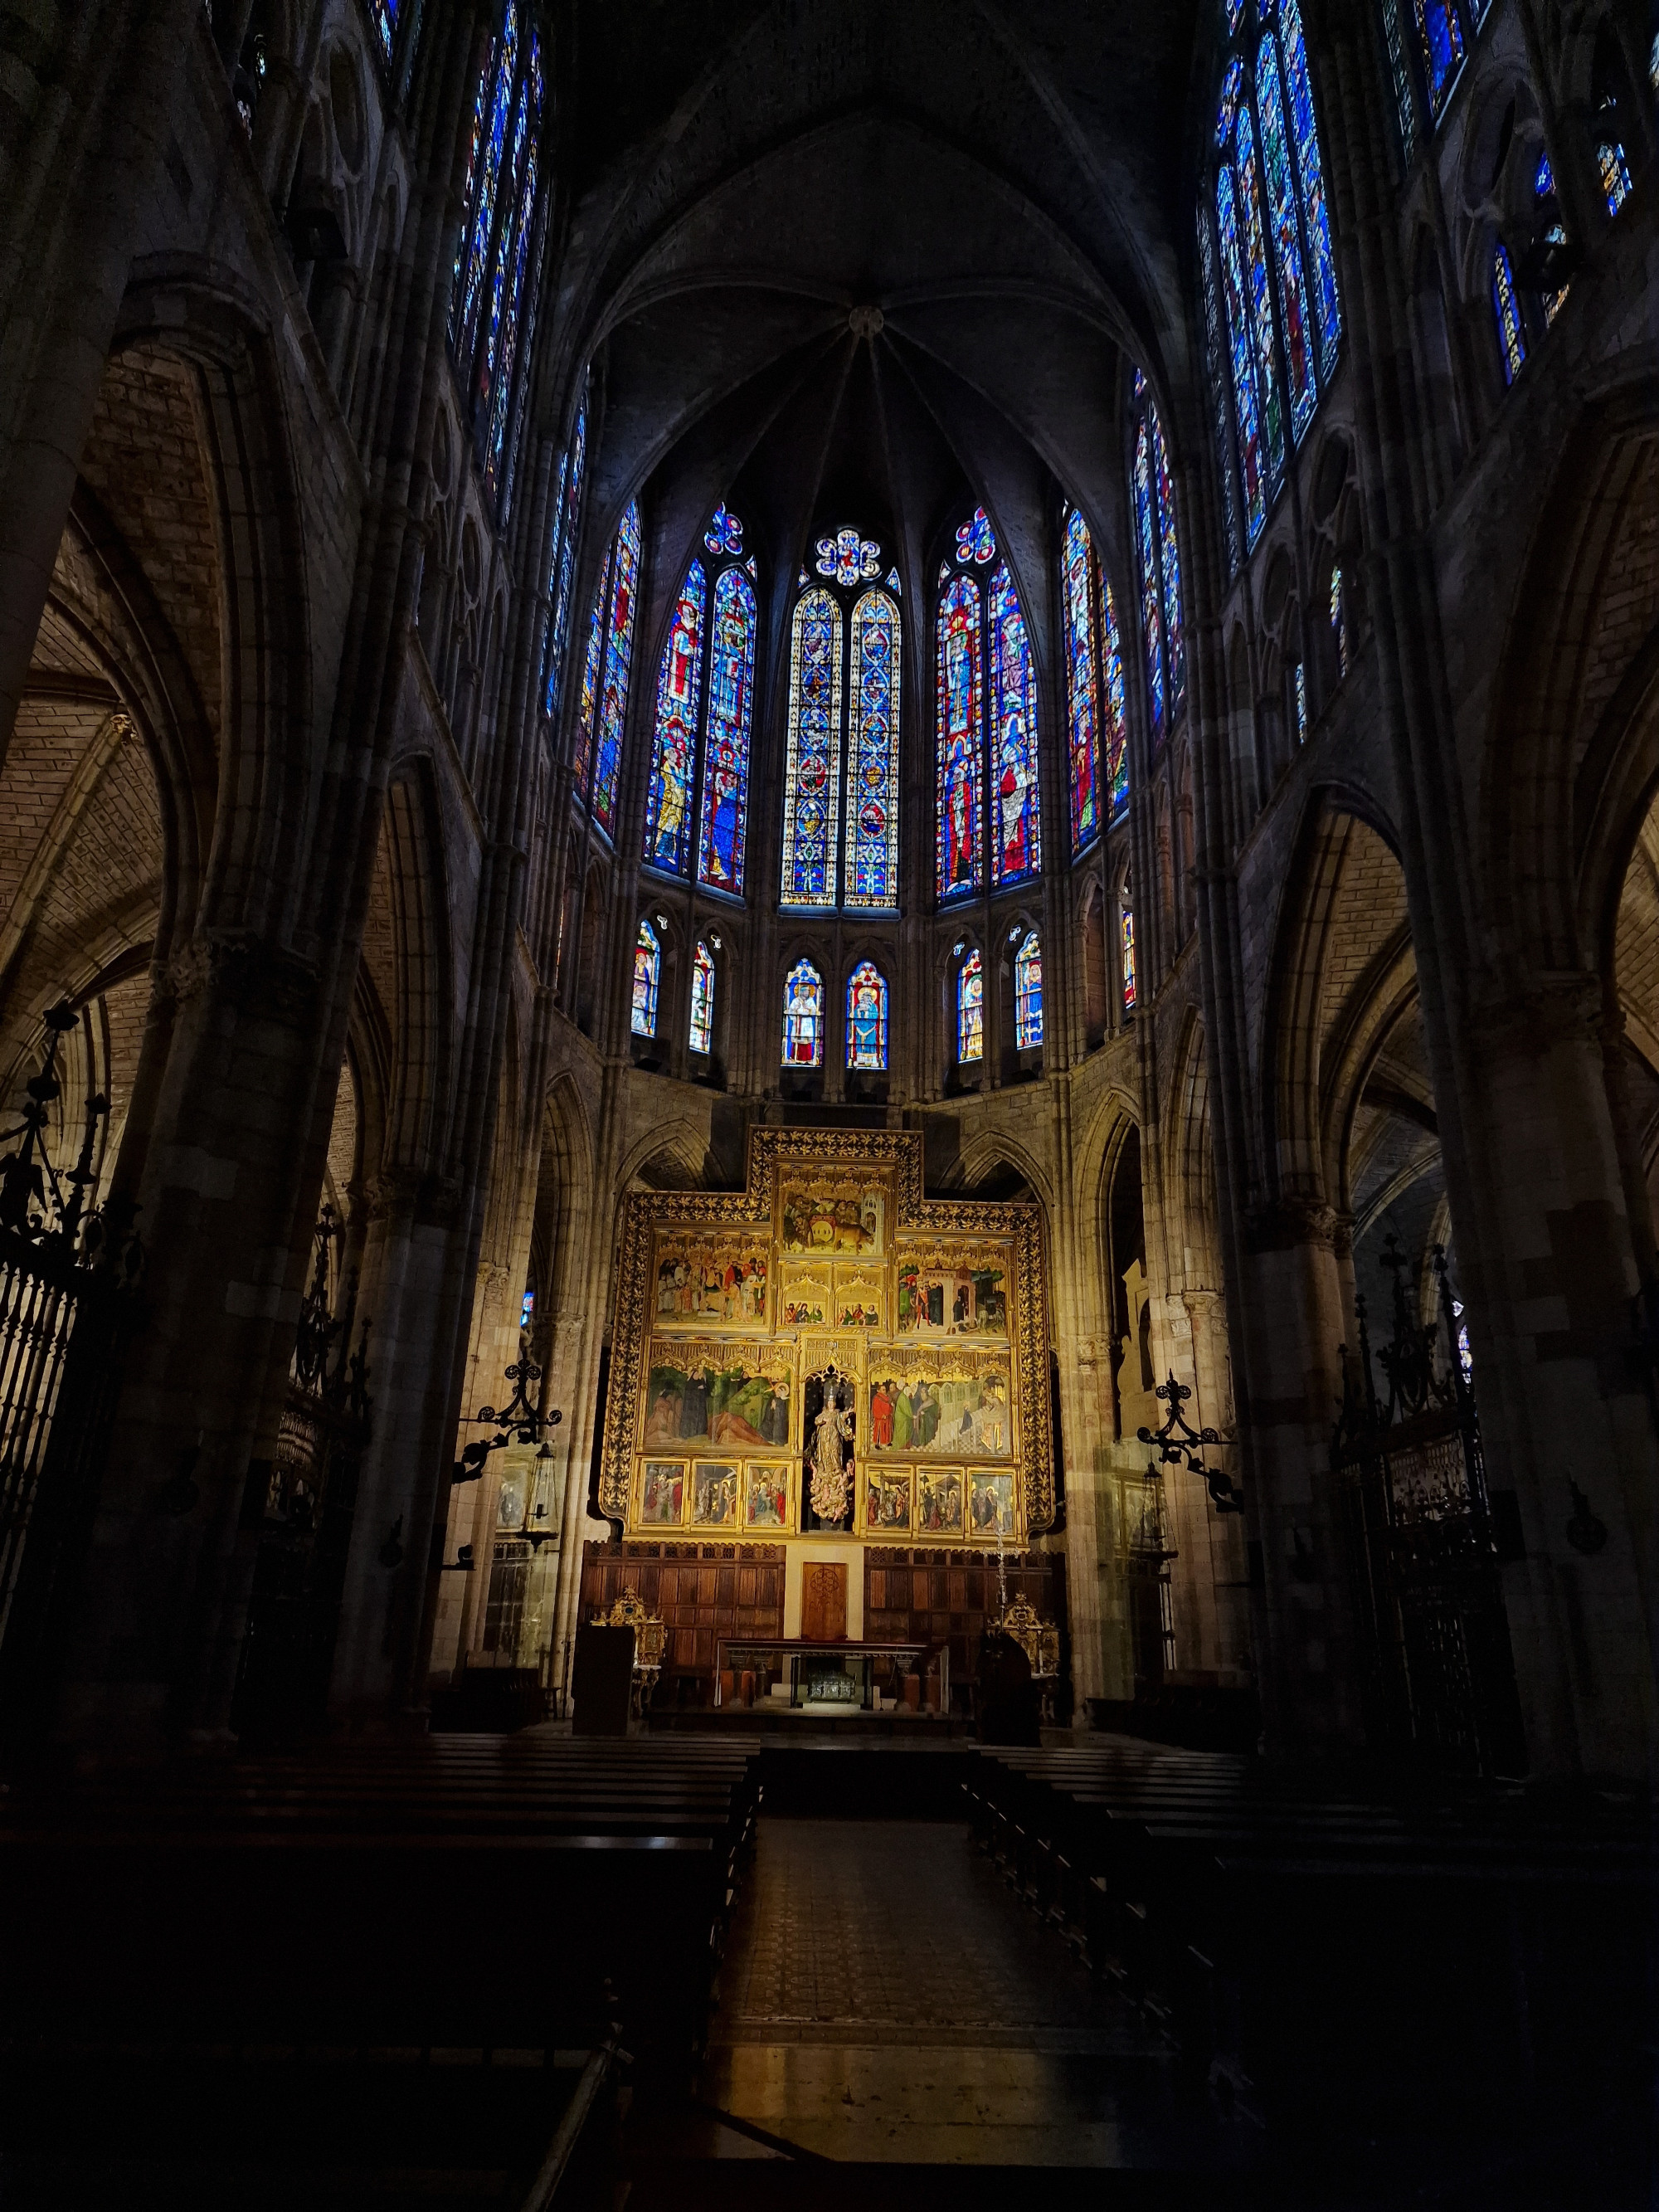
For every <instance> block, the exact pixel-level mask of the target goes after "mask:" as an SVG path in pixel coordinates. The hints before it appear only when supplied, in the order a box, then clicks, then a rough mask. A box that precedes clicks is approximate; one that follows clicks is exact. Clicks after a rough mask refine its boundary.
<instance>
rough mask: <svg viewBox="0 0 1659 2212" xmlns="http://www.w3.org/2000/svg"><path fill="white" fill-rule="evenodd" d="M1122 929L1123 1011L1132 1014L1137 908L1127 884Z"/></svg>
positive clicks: (1133, 1007)
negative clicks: (1134, 905)
mask: <svg viewBox="0 0 1659 2212" xmlns="http://www.w3.org/2000/svg"><path fill="white" fill-rule="evenodd" d="M1120 930H1121V945H1122V958H1123V1011H1124V1012H1125V1013H1126V1014H1132V1013H1133V1012H1134V1010H1135V910H1134V908H1133V907H1132V906H1131V905H1130V903H1129V889H1128V885H1127V884H1125V885H1124V888H1123V906H1122V911H1121V916H1120Z"/></svg>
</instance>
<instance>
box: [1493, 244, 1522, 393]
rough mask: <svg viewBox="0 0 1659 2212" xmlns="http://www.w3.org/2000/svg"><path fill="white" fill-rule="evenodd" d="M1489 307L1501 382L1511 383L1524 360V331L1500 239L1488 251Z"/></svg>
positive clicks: (1518, 304)
mask: <svg viewBox="0 0 1659 2212" xmlns="http://www.w3.org/2000/svg"><path fill="white" fill-rule="evenodd" d="M1492 313H1493V316H1494V317H1495V319H1496V320H1497V324H1498V357H1499V359H1500V361H1501V362H1502V364H1503V369H1504V383H1505V384H1513V383H1514V381H1515V380H1516V377H1517V376H1519V375H1520V374H1521V371H1522V367H1523V365H1524V363H1525V362H1526V358H1527V331H1526V325H1525V324H1524V323H1523V322H1522V318H1521V301H1520V296H1519V295H1518V294H1517V293H1516V289H1515V271H1514V270H1512V269H1511V268H1510V257H1509V249H1508V248H1507V247H1506V246H1504V242H1503V240H1501V239H1500V240H1498V244H1497V246H1495V247H1494V248H1493V250H1492Z"/></svg>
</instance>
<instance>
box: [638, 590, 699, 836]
mask: <svg viewBox="0 0 1659 2212" xmlns="http://www.w3.org/2000/svg"><path fill="white" fill-rule="evenodd" d="M707 609H708V582H707V580H706V579H705V577H704V575H703V573H702V562H700V561H694V562H692V563H691V566H690V568H688V569H687V570H686V572H685V581H684V583H683V584H682V585H681V586H680V596H679V599H678V602H677V604H676V605H675V608H674V620H673V623H672V624H671V627H670V629H669V632H668V642H667V644H666V645H665V646H664V647H663V649H662V666H661V667H660V668H659V670H658V671H657V728H656V739H655V746H654V750H653V757H652V763H651V781H650V784H649V786H648V787H647V792H646V800H645V852H644V859H645V862H646V865H647V867H652V868H661V869H662V870H664V871H665V873H667V874H669V875H671V876H683V875H684V874H685V872H686V871H687V869H688V868H689V867H690V862H691V793H692V787H693V785H694V783H695V781H696V767H697V709H698V707H699V705H700V704H701V694H702V630H703V618H704V616H705V613H706V611H707Z"/></svg>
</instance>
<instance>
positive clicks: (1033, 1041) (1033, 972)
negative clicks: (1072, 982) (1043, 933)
mask: <svg viewBox="0 0 1659 2212" xmlns="http://www.w3.org/2000/svg"><path fill="white" fill-rule="evenodd" d="M1041 1047H1042V939H1041V938H1040V937H1039V936H1038V935H1037V933H1036V930H1034V929H1028V930H1027V931H1026V933H1025V942H1024V944H1023V945H1021V946H1020V948H1019V951H1018V953H1016V954H1015V956H1014V1049H1015V1050H1016V1051H1017V1052H1036V1051H1038V1050H1040V1048H1041Z"/></svg>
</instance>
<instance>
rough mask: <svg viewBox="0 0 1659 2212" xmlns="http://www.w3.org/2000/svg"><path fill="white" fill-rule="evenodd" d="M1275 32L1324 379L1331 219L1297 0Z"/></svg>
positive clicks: (1332, 344) (1333, 330) (1329, 365)
mask: <svg viewBox="0 0 1659 2212" xmlns="http://www.w3.org/2000/svg"><path fill="white" fill-rule="evenodd" d="M1279 46H1280V48H1281V52H1282V54H1283V58H1284V64H1285V83H1286V86H1287V87H1288V88H1289V93H1290V103H1291V137H1292V139H1293V140H1294V142H1295V145H1296V166H1297V177H1298V179H1299V180H1300V183H1301V186H1302V216H1303V222H1304V228H1305V229H1306V232H1307V238H1308V270H1309V276H1310V281H1311V286H1312V290H1313V301H1314V317H1315V320H1316V322H1317V324H1318V325H1319V370H1320V374H1321V375H1322V376H1323V377H1325V378H1327V379H1328V378H1329V376H1330V375H1331V373H1332V371H1333V370H1334V368H1335V367H1336V350H1337V346H1338V343H1340V339H1341V336H1342V308H1341V303H1340V301H1339V300H1338V298H1337V293H1336V256H1335V254H1334V252H1333V250H1332V246H1331V219H1330V214H1329V211H1328V209H1327V207H1326V204H1325V165H1324V162H1323V161H1322V158H1321V156H1320V151H1319V121H1318V118H1317V117H1316V115H1315V113H1314V102H1313V84H1312V81H1311V79H1310V76H1309V74H1308V46H1307V41H1306V40H1305V39H1304V37H1303V35H1302V9H1301V6H1300V0H1284V5H1283V6H1282V7H1281V9H1279Z"/></svg>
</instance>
